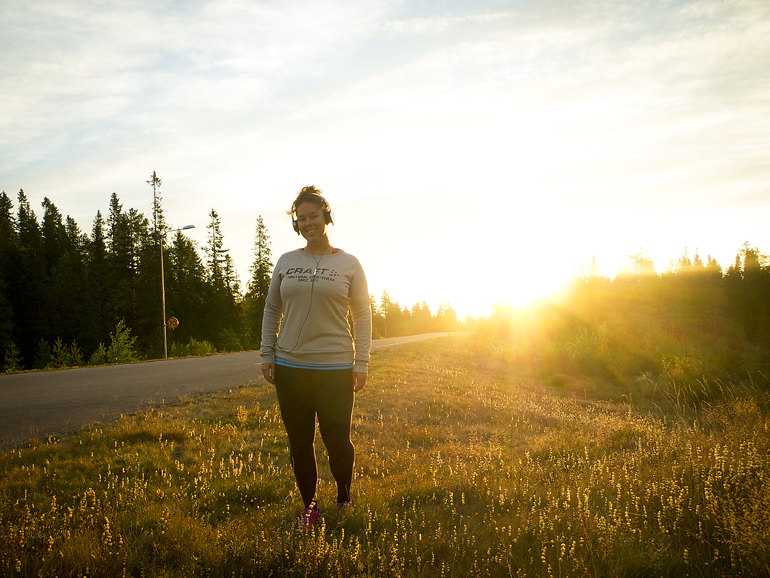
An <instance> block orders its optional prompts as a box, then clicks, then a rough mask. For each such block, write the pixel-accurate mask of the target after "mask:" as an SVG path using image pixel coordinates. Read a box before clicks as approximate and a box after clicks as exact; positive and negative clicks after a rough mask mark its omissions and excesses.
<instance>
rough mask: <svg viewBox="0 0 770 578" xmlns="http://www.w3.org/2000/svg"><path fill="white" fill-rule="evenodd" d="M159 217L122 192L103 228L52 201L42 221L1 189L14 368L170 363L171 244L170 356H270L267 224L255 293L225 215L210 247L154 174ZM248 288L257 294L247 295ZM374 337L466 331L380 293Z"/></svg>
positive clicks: (3, 334) (2, 291)
mask: <svg viewBox="0 0 770 578" xmlns="http://www.w3.org/2000/svg"><path fill="white" fill-rule="evenodd" d="M147 182H148V184H149V185H150V186H151V187H152V189H153V205H152V214H151V215H150V216H149V217H148V216H145V215H144V214H142V213H140V212H139V211H137V210H136V209H133V208H128V209H126V208H124V207H123V205H122V204H121V202H120V199H119V198H118V195H117V194H116V193H113V194H112V195H111V197H110V201H109V210H108V213H107V215H106V216H104V215H102V213H101V211H97V213H96V216H95V218H94V220H93V223H92V224H91V232H90V234H89V233H85V232H83V231H82V230H81V229H80V227H79V225H78V224H77V223H76V222H75V220H74V219H72V218H71V217H69V216H68V217H66V218H64V217H63V216H62V214H61V212H60V211H59V209H58V208H57V207H56V205H54V204H53V203H52V202H51V201H50V200H49V199H48V198H45V199H44V200H43V202H42V208H43V214H42V219H40V220H38V218H37V216H36V214H35V212H34V210H33V209H32V207H31V206H30V203H29V200H28V199H27V196H26V194H25V193H24V190H20V191H19V193H18V197H17V202H16V205H15V206H14V203H13V201H12V200H11V198H10V197H9V196H8V195H7V194H6V193H5V192H2V193H0V355H2V356H3V357H2V358H1V359H0V361H2V364H3V365H2V367H3V370H4V371H18V370H21V369H33V368H37V369H40V368H46V367H49V368H50V367H67V366H77V365H89V364H91V365H98V364H102V363H116V362H126V361H133V360H137V359H154V358H162V357H163V355H164V347H163V345H164V342H163V327H164V316H163V311H162V305H163V304H162V299H161V294H162V291H161V287H162V284H161V243H163V252H162V258H163V277H164V281H165V282H164V284H163V285H164V286H165V301H166V316H165V319H169V318H171V317H174V318H175V319H176V320H178V321H179V324H178V326H177V327H176V328H175V329H173V330H171V329H168V330H167V333H168V343H169V349H168V352H169V356H182V355H201V354H207V353H212V352H214V351H241V350H246V349H257V348H259V342H260V332H261V325H262V310H263V309H264V302H265V296H266V295H267V289H268V286H269V284H270V277H271V275H272V269H273V263H272V260H271V259H272V256H271V250H270V241H269V236H268V234H267V228H266V227H265V225H264V222H263V221H262V217H261V216H260V217H258V218H257V222H256V229H255V240H254V251H253V262H252V263H251V267H250V269H249V278H248V280H247V281H246V286H245V288H242V286H241V281H240V280H239V278H238V275H237V273H236V271H235V267H234V264H233V260H232V258H231V256H230V253H229V250H228V249H227V248H226V247H225V243H224V235H223V233H222V230H221V222H220V218H219V215H218V214H217V212H216V211H215V210H214V209H212V210H211V212H210V213H209V215H208V218H209V222H208V225H207V227H206V228H207V235H206V237H207V240H206V243H205V245H204V246H203V247H199V246H198V245H197V243H195V242H194V241H193V240H191V239H190V238H189V237H187V236H186V235H185V234H184V233H183V232H182V231H181V230H178V229H174V228H172V227H170V226H169V225H168V224H167V223H166V220H165V217H164V213H163V207H162V195H161V192H160V188H161V185H162V181H161V179H160V178H158V176H157V175H156V173H154V172H153V174H152V176H151V177H150V179H149V180H148V181H147ZM242 289H245V291H243V290H242ZM371 299H372V309H373V313H374V324H373V331H372V332H373V335H374V337H375V338H377V337H395V336H401V335H407V334H415V333H421V332H425V331H449V330H453V329H456V328H457V326H458V321H457V318H456V315H455V312H454V311H453V310H452V308H451V307H450V306H449V304H448V303H446V304H444V305H442V306H441V308H440V309H439V311H438V312H437V314H436V315H432V314H431V312H430V309H429V308H428V306H427V305H426V304H425V302H423V303H421V304H419V303H418V304H415V306H414V307H412V309H411V310H410V309H407V308H405V307H401V305H399V303H398V302H397V301H394V300H392V299H391V298H390V296H389V295H388V293H387V292H384V293H383V295H382V298H381V300H380V302H379V303H377V302H376V300H375V298H374V297H373V296H372V298H371Z"/></svg>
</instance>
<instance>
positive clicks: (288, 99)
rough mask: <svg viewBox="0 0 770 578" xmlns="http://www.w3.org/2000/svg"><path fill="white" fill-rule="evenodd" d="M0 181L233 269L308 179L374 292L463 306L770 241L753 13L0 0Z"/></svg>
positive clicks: (474, 1)
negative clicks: (159, 223)
mask: <svg viewBox="0 0 770 578" xmlns="http://www.w3.org/2000/svg"><path fill="white" fill-rule="evenodd" d="M0 78H1V79H2V90H0V190H4V191H6V193H7V194H8V195H9V196H11V198H12V199H13V200H14V202H15V200H16V194H17V193H18V191H19V189H21V188H23V189H24V191H25V193H26V195H27V197H28V199H29V200H30V202H31V203H32V207H33V209H35V212H36V214H37V215H38V217H42V208H41V206H40V203H41V202H42V200H43V198H44V197H48V198H49V199H50V200H51V201H52V202H53V203H54V204H55V205H56V206H57V207H58V208H59V210H60V211H61V213H62V214H64V215H70V216H71V217H73V218H74V219H75V220H76V221H77V223H78V224H79V225H80V228H81V229H82V230H83V231H84V232H90V231H91V227H92V223H93V220H94V217H95V216H96V212H97V210H100V211H101V212H102V214H103V215H106V214H107V213H108V206H109V198H110V195H111V194H112V193H113V192H115V193H117V195H118V197H119V199H120V201H121V203H122V204H123V206H124V208H129V207H132V208H135V209H137V210H138V211H141V212H143V213H145V214H146V215H150V214H151V203H152V189H151V187H149V185H148V184H147V182H146V181H147V180H148V179H149V177H150V175H151V174H152V172H153V171H156V172H157V175H158V176H159V177H160V178H161V179H162V182H163V185H162V188H161V192H162V195H163V208H164V213H165V217H166V220H167V222H168V223H169V224H171V225H173V226H175V227H181V226H184V225H188V224H193V225H195V227H196V228H195V229H193V230H190V231H188V232H189V233H190V235H189V236H190V237H191V238H192V239H193V240H195V241H196V242H197V243H198V244H199V245H201V246H202V245H205V243H206V237H207V229H206V226H207V225H208V223H209V222H210V219H209V213H210V211H211V209H215V210H216V211H217V213H218V214H219V216H220V219H221V228H222V232H223V233H224V242H225V246H226V247H227V248H229V249H230V254H231V255H232V257H233V259H234V261H235V265H236V267H237V269H238V272H239V275H240V278H241V280H242V282H243V283H244V284H245V282H246V281H247V279H248V276H249V267H250V265H251V262H252V260H253V245H254V237H255V234H254V233H255V229H256V223H257V218H258V216H262V218H263V220H264V223H265V225H266V227H267V230H268V234H269V235H270V243H271V249H272V251H273V255H274V260H275V259H277V257H278V255H280V254H281V253H283V252H286V251H289V250H292V249H296V248H298V247H301V246H303V244H304V243H303V242H302V240H301V239H299V238H297V236H296V234H295V233H294V232H293V231H292V229H291V222H290V219H289V217H287V216H286V210H287V209H289V208H290V206H291V202H292V200H293V199H294V197H295V195H296V194H297V193H298V192H299V190H300V189H301V188H302V187H304V186H306V185H315V186H316V187H318V188H320V189H322V190H323V191H324V194H325V196H326V198H327V200H328V201H329V203H330V205H331V207H332V209H333V211H334V217H335V227H334V230H333V232H332V236H331V241H332V244H333V245H334V246H336V247H340V248H342V249H344V250H346V251H347V252H349V253H352V254H353V255H355V256H356V257H358V258H359V260H360V261H361V263H362V264H363V266H364V269H365V271H366V274H367V278H368V281H369V290H370V293H372V294H374V295H375V296H376V297H377V299H378V300H379V297H380V295H381V294H382V292H383V291H384V290H387V291H388V293H389V294H390V296H391V297H392V298H393V299H395V300H396V301H398V302H399V303H400V304H401V305H402V306H406V307H410V308H411V306H412V305H413V304H414V303H416V302H421V301H426V302H427V303H428V305H429V306H430V307H431V309H432V310H433V312H434V313H435V311H436V310H437V308H438V306H439V304H440V303H442V302H444V301H449V303H450V304H451V305H452V307H453V308H454V309H455V310H456V311H457V312H458V314H459V315H460V316H464V315H466V314H471V315H484V314H487V313H489V312H490V310H491V308H492V307H493V305H494V304H495V303H511V304H514V305H521V304H524V303H526V302H527V301H528V300H529V299H531V298H532V297H535V296H538V295H540V294H543V293H546V292H549V291H553V290H556V289H558V288H559V287H560V286H561V285H562V283H564V282H565V281H566V280H568V279H569V278H570V277H571V276H572V275H573V274H574V272H575V270H576V269H578V270H579V269H580V267H581V266H583V267H587V266H588V264H589V263H590V261H591V259H592V257H595V258H596V260H597V262H598V263H599V265H600V266H601V268H602V270H603V271H604V272H605V273H606V274H607V275H609V276H613V275H614V274H615V273H616V272H617V270H618V269H619V268H621V267H622V266H623V264H624V263H625V262H626V261H627V256H628V254H629V253H633V252H638V251H645V252H646V256H648V257H649V258H651V259H652V260H653V261H654V263H655V266H656V268H657V269H658V270H659V271H662V270H664V269H665V268H666V266H667V265H668V264H669V261H670V260H671V259H677V258H679V257H680V256H681V255H682V254H683V253H684V252H685V251H688V252H689V254H690V255H691V256H692V255H693V254H694V253H695V251H697V252H698V253H699V254H700V256H701V257H702V258H703V259H704V260H705V258H706V256H707V255H711V256H712V257H714V258H716V259H717V260H718V261H719V262H720V264H722V265H723V267H727V266H728V265H729V264H730V263H731V262H732V261H734V259H735V255H736V254H737V252H738V251H739V250H740V248H741V246H742V245H743V243H745V242H748V243H749V244H750V245H751V246H752V247H757V248H759V250H760V251H761V252H762V253H768V252H770V226H768V223H770V155H769V154H768V153H770V3H768V2H766V1H760V0H734V1H733V0H729V1H728V0H725V1H720V0H693V1H676V0H671V1H654V0H653V1H636V0H626V1H624V0H511V1H503V0H448V1H443V2H439V1H437V0H420V1H400V0H381V1H380V0H371V1H369V0H313V1H309V0H308V1H289V0H280V1H278V0H264V1H263V0H251V1H246V0H211V1H207V0H185V1H181V0H180V1H163V0H152V1H142V0H137V1H134V0H132V1H130V2H128V1H125V2H124V1H117V0H116V1H110V2H102V1H86V0H82V1H76V0H35V1H34V2H31V1H29V0H4V1H3V2H2V3H0Z"/></svg>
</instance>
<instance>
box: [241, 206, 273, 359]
mask: <svg viewBox="0 0 770 578" xmlns="http://www.w3.org/2000/svg"><path fill="white" fill-rule="evenodd" d="M270 257H271V251H270V237H269V236H268V234H267V228H266V227H265V223H264V221H263V220H262V215H259V217H257V230H256V240H255V242H254V262H253V263H252V265H251V268H250V270H249V271H250V273H251V278H250V279H249V285H248V291H247V292H246V296H245V298H244V311H245V316H246V323H245V332H244V333H245V334H244V342H245V344H246V345H247V346H249V347H251V348H253V349H257V348H259V347H260V340H261V335H262V315H263V313H264V309H265V299H266V298H267V290H268V288H269V287H270V278H271V276H272V273H273V262H272V261H271V259H270Z"/></svg>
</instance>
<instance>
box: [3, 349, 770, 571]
mask: <svg viewBox="0 0 770 578" xmlns="http://www.w3.org/2000/svg"><path fill="white" fill-rule="evenodd" d="M721 389H722V394H723V395H721V396H720V398H719V399H717V400H712V401H709V402H708V403H698V404H688V403H687V400H688V399H689V398H688V395H687V393H688V392H686V391H679V390H678V389H677V386H676V382H675V381H671V380H669V381H665V380H661V379H659V378H658V376H650V375H646V376H645V375H640V376H639V378H638V379H636V380H633V381H630V382H626V383H624V385H622V386H621V385H613V384H612V382H611V381H606V382H600V381H591V380H576V379H571V378H569V377H568V376H552V378H551V379H543V378H542V376H537V375H536V374H535V373H533V372H532V371H530V370H528V369H527V368H525V367H523V366H522V364H521V363H520V360H519V361H517V356H516V354H515V352H512V351H511V350H510V348H509V347H508V346H506V345H505V343H501V342H496V341H494V340H488V339H483V338H481V337H478V336H474V335H463V336H460V335H457V336H451V337H447V338H441V339H437V340H430V341H426V342H420V343H413V344H409V345H405V346H400V347H397V348H391V349H388V350H385V351H382V352H377V353H376V354H375V355H374V356H373V360H372V373H371V379H370V381H369V384H368V385H367V389H366V390H365V392H364V393H363V394H361V395H359V397H358V399H357V402H356V409H355V413H354V434H353V435H354V443H355V445H356V449H357V460H356V470H355V481H354V500H355V507H354V509H353V511H352V513H351V514H349V515H348V516H347V517H346V518H343V519H340V518H339V517H338V516H337V514H336V511H335V508H334V507H333V502H334V499H335V495H336V494H335V490H334V486H333V482H332V480H331V476H330V475H329V473H328V466H327V464H326V461H325V454H324V451H323V447H322V445H320V440H319V447H318V456H319V462H320V470H321V476H322V480H321V483H320V486H319V498H320V504H321V507H322V508H324V507H325V509H326V512H325V515H324V517H323V518H322V523H321V524H320V526H318V527H317V528H316V529H315V530H314V531H313V532H310V533H305V532H303V531H302V530H301V529H299V527H298V519H299V514H300V509H301V502H300V498H299V494H298V492H297V491H296V489H295V488H294V481H293V477H292V473H291V469H290V466H289V460H288V454H287V444H286V439H285V433H284V430H283V425H282V423H281V420H280V415H279V412H278V407H277V403H276V398H275V394H274V392H273V390H272V388H271V387H270V386H268V384H266V383H265V382H263V381H262V380H261V379H260V380H259V381H255V382H254V383H251V384H248V385H244V386H242V387H240V388H238V389H237V390H233V391H231V392H229V393H227V394H222V395H216V396H207V397H202V398H196V399H189V400H185V401H183V402H182V403H179V404H177V405H174V406H169V407H166V408H163V409H161V410H151V411H147V412H146V413H141V414H137V415H131V416H126V417H124V418H122V419H121V420H119V421H118V422H117V423H110V424H99V425H95V426H92V427H89V428H86V429H85V430H83V431H82V432H81V433H79V434H78V435H75V436H72V437H68V438H65V439H60V440H38V441H36V442H33V443H31V444H29V445H28V446H27V447H24V448H22V449H18V450H16V451H11V452H8V453H5V454H2V455H0V511H1V512H2V514H1V515H2V519H1V520H0V522H1V524H0V574H2V575H4V576H121V575H125V576H180V577H181V576H268V575H273V576H415V577H417V576H554V577H555V576H686V575H690V576H767V575H770V545H769V544H770V459H769V456H770V418H769V417H768V415H769V413H768V411H767V406H768V404H767V401H768V400H767V394H766V393H763V391H762V388H760V387H758V386H756V385H755V384H754V383H752V382H751V381H750V380H747V381H746V382H744V383H733V384H730V385H729V386H726V385H722V386H721ZM691 397H692V396H691Z"/></svg>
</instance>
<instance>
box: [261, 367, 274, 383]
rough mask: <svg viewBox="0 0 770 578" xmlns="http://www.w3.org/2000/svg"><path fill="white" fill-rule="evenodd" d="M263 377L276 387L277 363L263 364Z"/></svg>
mask: <svg viewBox="0 0 770 578" xmlns="http://www.w3.org/2000/svg"><path fill="white" fill-rule="evenodd" d="M262 375H263V376H264V378H265V379H266V380H267V381H268V382H269V383H272V384H273V385H275V363H263V364H262Z"/></svg>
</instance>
